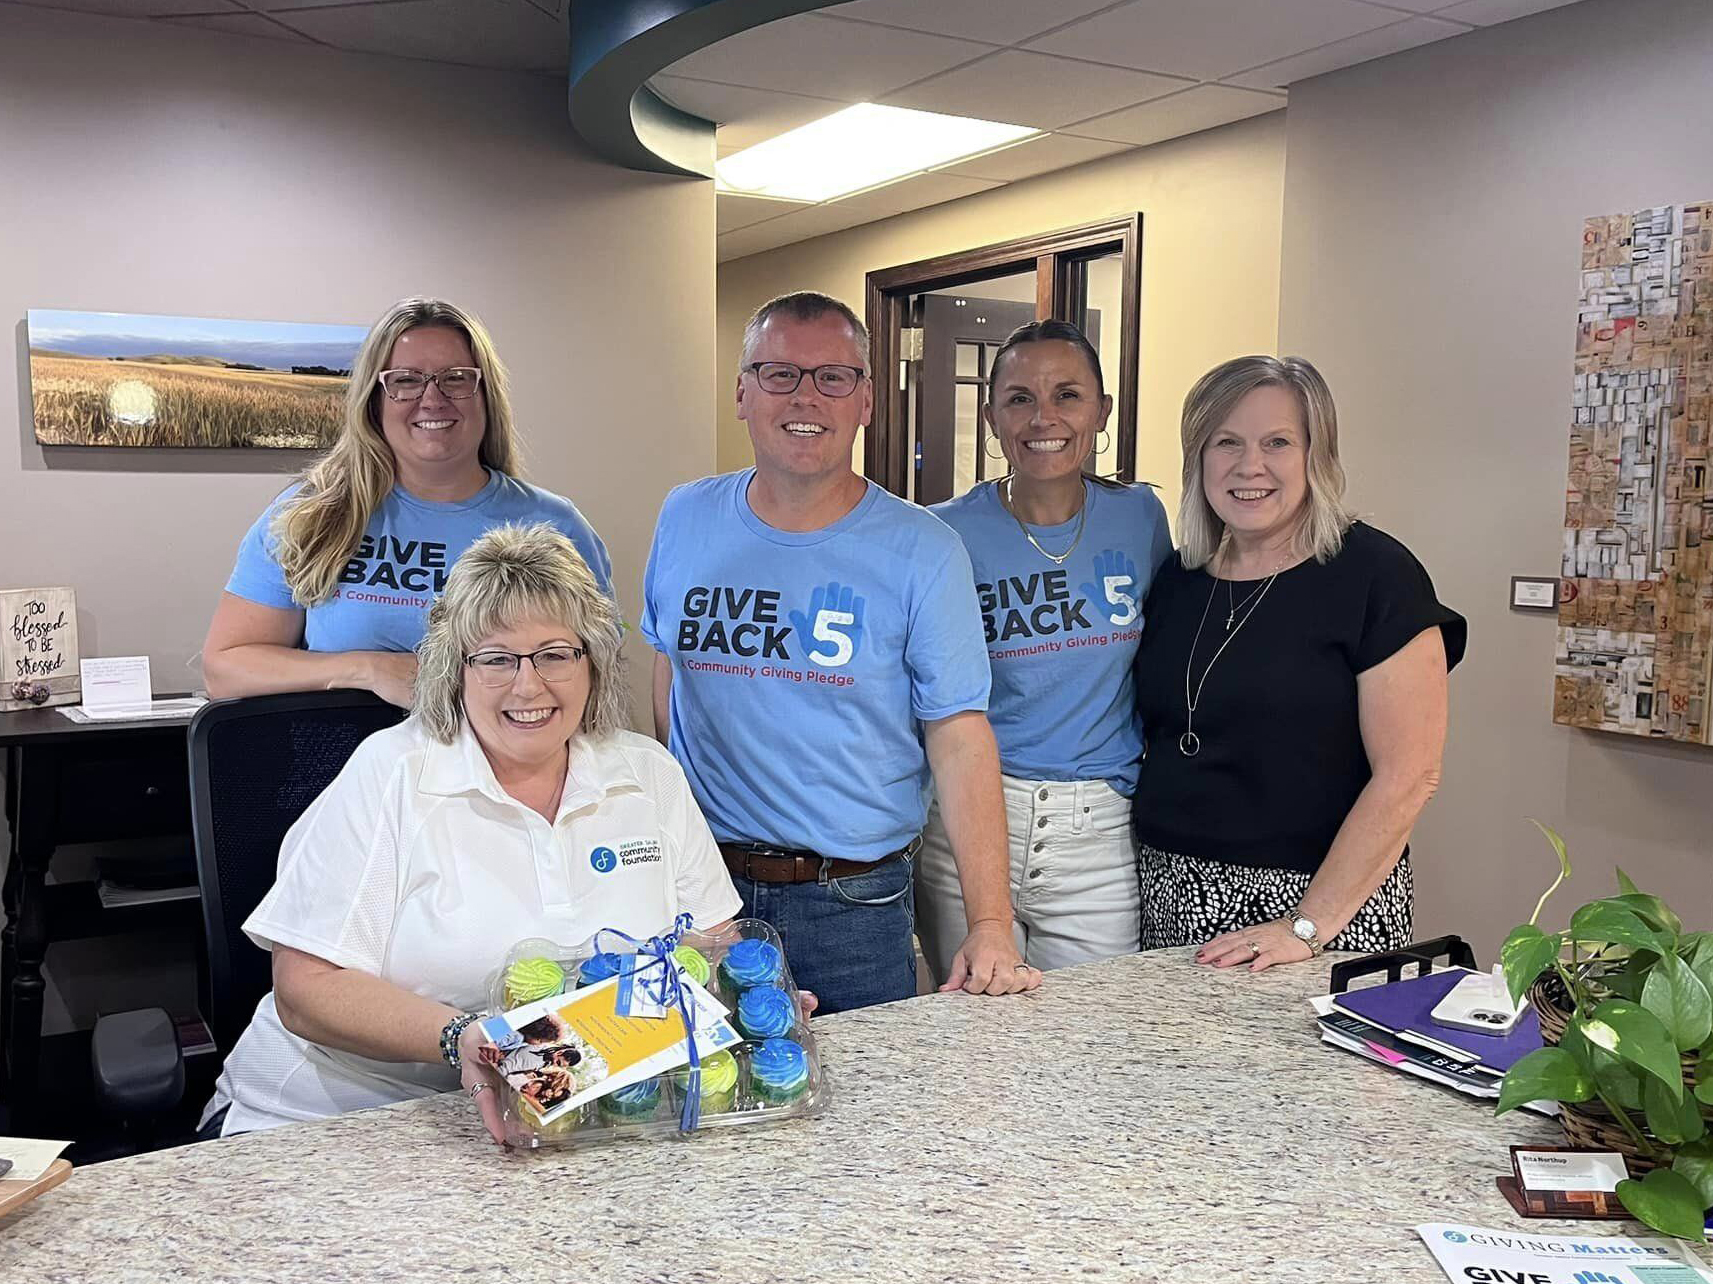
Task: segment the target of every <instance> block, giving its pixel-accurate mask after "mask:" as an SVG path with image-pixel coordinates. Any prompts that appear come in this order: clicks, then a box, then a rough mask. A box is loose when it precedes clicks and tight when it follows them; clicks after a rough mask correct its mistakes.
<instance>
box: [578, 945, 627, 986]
mask: <svg viewBox="0 0 1713 1284" xmlns="http://www.w3.org/2000/svg"><path fill="white" fill-rule="evenodd" d="M618 974H619V956H618V955H617V954H608V953H606V952H604V951H603V952H602V953H600V954H595V955H591V956H590V957H589V958H586V959H584V960H583V961H582V962H581V963H580V964H578V966H577V988H578V989H579V990H581V989H582V988H583V987H584V986H585V985H597V984H599V983H600V982H602V981H605V980H607V979H608V978H609V977H614V976H617V975H618Z"/></svg>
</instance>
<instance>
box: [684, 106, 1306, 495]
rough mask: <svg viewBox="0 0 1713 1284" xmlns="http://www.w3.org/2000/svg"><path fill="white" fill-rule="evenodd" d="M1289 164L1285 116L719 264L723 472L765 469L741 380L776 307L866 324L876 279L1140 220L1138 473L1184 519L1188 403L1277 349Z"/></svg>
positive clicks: (1113, 382)
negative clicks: (1226, 369)
mask: <svg viewBox="0 0 1713 1284" xmlns="http://www.w3.org/2000/svg"><path fill="white" fill-rule="evenodd" d="M1284 166H1285V126H1284V115H1283V114H1282V113H1274V114H1273V115H1271V116H1266V117H1262V118H1260V119H1256V120H1249V121H1243V122H1241V123H1239V124H1235V125H1228V126H1226V127H1224V128H1223V129H1216V130H1212V131H1209V132H1207V133H1204V134H1197V135H1195V136H1193V137H1190V138H1183V139H1178V140H1176V141H1174V142H1169V143H1161V144H1158V145H1156V146H1154V147H1148V148H1143V149H1141V150H1139V151H1134V152H1129V153H1126V154H1124V155H1120V156H1116V157H1111V158H1109V159H1106V160H1100V161H1095V162H1092V163H1090V164H1087V165H1080V166H1077V167H1075V168H1073V169H1066V170H1060V171H1058V172H1057V173H1054V174H1046V175H1043V176H1041V177H1040V178H1036V179H1030V180H1028V181H1026V182H1022V183H1014V184H1011V185H1010V186H1007V187H1002V188H998V189H996V190H994V191H992V192H984V193H982V194H981V195H979V196H967V197H965V198H963V199H962V200H957V201H951V202H948V203H947V204H944V205H936V206H933V207H931V208H929V209H925V210H917V211H915V212H913V213H909V214H901V215H898V216H897V217H895V218H889V219H886V220H884V221H882V222H879V223H870V224H866V225H864V226H862V227H856V228H852V229H850V230H849V231H845V232H839V233H836V234H835V235H832V236H823V237H817V238H816V239H814V240H811V241H804V242H800V243H798V244H796V245H788V246H784V247H782V248H780V249H777V250H770V251H767V252H766V253H762V254H755V255H751V256H749V257H748V258H742V259H734V260H732V261H731V262H727V263H722V264H720V267H719V357H718V371H717V375H716V386H717V388H718V390H719V391H718V399H719V400H718V406H719V414H720V419H719V466H720V468H721V469H722V470H725V469H732V468H741V467H744V466H746V465H748V464H749V463H750V462H751V458H752V457H751V453H750V445H749V437H748V435H747V433H746V432H745V431H744V425H743V423H742V422H741V421H740V420H739V419H738V418H737V416H736V414H735V413H734V411H733V407H732V394H733V382H734V378H735V372H736V370H737V364H738V349H739V345H740V341H741V339H742V335H743V323H744V319H745V318H746V317H747V316H748V315H749V313H750V312H751V311H753V310H754V308H755V307H756V306H757V305H758V304H760V303H762V302H764V301H766V300H767V299H768V298H770V297H771V296H773V295H775V294H780V293H783V292H784V291H786V290H795V289H818V290H825V291H827V292H829V293H831V294H835V295H838V296H839V297H841V298H843V299H845V300H847V301H848V302H850V303H851V304H852V305H853V306H854V307H856V308H857V310H858V311H859V312H860V311H861V310H862V306H863V295H864V288H865V287H864V277H865V275H866V274H867V273H868V272H870V271H872V270H874V269H876V268H885V267H892V266H895V265H897V264H900V263H908V262H911V261H913V260H916V259H923V258H929V257H931V256H933V255H937V254H947V253H951V252H952V251H955V250H967V249H973V248H975V247H977V246H980V245H988V244H992V243H993V242H996V241H1005V240H1010V239H1011V238H1013V237H1019V236H1026V235H1029V234H1032V233H1036V232H1045V231H1050V230H1052V229H1053V228H1059V227H1071V226H1075V225H1076V224H1079V223H1087V222H1090V221H1091V220H1094V219H1099V218H1104V217H1107V216H1110V215H1114V214H1124V213H1132V212H1134V211H1136V210H1141V211H1142V213H1143V223H1142V243H1143V248H1142V354H1141V367H1142V369H1141V396H1140V399H1139V406H1138V413H1137V465H1136V467H1137V476H1138V477H1141V478H1145V479H1147V480H1149V481H1154V482H1157V483H1159V484H1160V486H1161V489H1162V495H1161V497H1162V499H1164V500H1165V502H1166V507H1167V510H1168V511H1169V512H1172V513H1174V514H1175V513H1176V511H1177V495H1178V469H1179V452H1178V415H1179V410H1180V407H1181V406H1182V403H1183V399H1184V394H1185V393H1186V392H1188V391H1189V388H1190V385H1191V384H1192V383H1193V382H1194V381H1195V380H1196V378H1197V377H1198V376H1199V375H1201V374H1202V373H1203V372H1204V371H1206V370H1207V369H1208V368H1209V367H1210V366H1212V365H1215V364H1216V363H1218V362H1220V361H1222V360H1224V359H1225V358H1227V357H1233V356H1238V355H1241V354H1243V353H1246V352H1271V351H1272V350H1273V347H1274V343H1275V341H1276V337H1277V324H1278V305H1279V294H1278V282H1279V217H1280V208H1281V201H1282V191H1283V182H1284ZM1106 378H1107V382H1108V383H1109V384H1111V385H1116V384H1117V378H1116V375H1115V373H1114V372H1113V371H1110V370H1109V371H1107V372H1106Z"/></svg>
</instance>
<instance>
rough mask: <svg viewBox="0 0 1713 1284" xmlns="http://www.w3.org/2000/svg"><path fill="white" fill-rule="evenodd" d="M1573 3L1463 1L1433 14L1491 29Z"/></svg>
mask: <svg viewBox="0 0 1713 1284" xmlns="http://www.w3.org/2000/svg"><path fill="white" fill-rule="evenodd" d="M1575 3H1576V0H1464V3H1462V4H1453V5H1451V6H1450V7H1448V8H1444V9H1436V10H1435V11H1434V12H1435V13H1437V14H1439V16H1440V17H1442V18H1455V19H1457V21H1459V22H1473V23H1474V24H1475V25H1476V26H1478V27H1491V26H1494V25H1495V24H1497V23H1501V22H1509V21H1510V20H1511V19H1512V18H1526V17H1528V16H1529V15H1530V14H1531V13H1544V12H1546V11H1547V10H1548V9H1562V8H1563V7H1564V6H1565V5H1568V4H1575Z"/></svg>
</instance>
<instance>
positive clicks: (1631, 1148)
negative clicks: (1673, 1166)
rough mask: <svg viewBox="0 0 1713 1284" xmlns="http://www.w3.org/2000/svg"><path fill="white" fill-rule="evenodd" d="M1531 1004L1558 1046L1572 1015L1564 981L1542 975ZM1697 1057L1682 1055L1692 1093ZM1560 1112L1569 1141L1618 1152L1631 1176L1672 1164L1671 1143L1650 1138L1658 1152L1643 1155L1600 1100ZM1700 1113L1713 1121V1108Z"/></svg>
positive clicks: (1564, 1104) (1544, 1037)
mask: <svg viewBox="0 0 1713 1284" xmlns="http://www.w3.org/2000/svg"><path fill="white" fill-rule="evenodd" d="M1529 1003H1530V1004H1531V1005H1533V1007H1534V1009H1535V1011H1536V1013H1538V1014H1539V1016H1540V1023H1541V1041H1542V1042H1543V1043H1544V1044H1545V1045H1546V1046H1547V1047H1557V1046H1558V1041H1559V1040H1560V1039H1562V1038H1563V1037H1564V1030H1565V1026H1566V1025H1568V1024H1569V1022H1570V1016H1571V1012H1570V1008H1569V1006H1568V996H1567V995H1566V993H1565V989H1564V982H1563V981H1561V980H1560V979H1559V978H1558V977H1557V976H1554V975H1552V974H1551V973H1548V974H1546V975H1544V976H1542V977H1541V978H1540V979H1539V980H1537V981H1536V982H1535V983H1534V984H1533V985H1531V986H1530V987H1529ZM1696 1060H1697V1058H1696V1055H1695V1054H1694V1053H1689V1054H1687V1055H1685V1056H1684V1058H1683V1078H1684V1082H1685V1084H1686V1085H1687V1086H1688V1088H1689V1090H1690V1091H1691V1092H1693V1091H1694V1090H1695V1066H1696ZM1559 1111H1560V1113H1559V1123H1560V1125H1561V1126H1562V1127H1563V1129H1564V1139H1565V1141H1566V1142H1568V1143H1569V1144H1570V1145H1572V1146H1575V1147H1578V1148H1579V1149H1583V1150H1615V1151H1617V1152H1618V1153H1619V1154H1620V1155H1622V1156H1623V1157H1624V1162H1625V1164H1626V1165H1628V1167H1629V1169H1630V1174H1631V1175H1632V1176H1635V1177H1640V1176H1642V1175H1643V1174H1644V1173H1647V1172H1649V1171H1651V1170H1653V1169H1655V1168H1661V1167H1664V1166H1666V1165H1668V1164H1670V1163H1671V1160H1672V1154H1673V1152H1672V1148H1671V1147H1670V1146H1667V1145H1666V1144H1665V1143H1664V1142H1661V1141H1656V1140H1654V1139H1653V1138H1652V1137H1649V1138H1648V1140H1649V1141H1650V1142H1652V1144H1653V1146H1654V1150H1655V1153H1654V1154H1651V1155H1644V1154H1643V1153H1642V1152H1641V1150H1640V1149H1639V1148H1638V1147H1637V1146H1636V1142H1635V1139H1634V1138H1633V1137H1631V1136H1630V1134H1629V1133H1628V1132H1627V1131H1626V1130H1625V1128H1624V1125H1623V1124H1621V1123H1619V1122H1618V1119H1617V1117H1616V1116H1615V1115H1613V1114H1612V1112H1611V1111H1610V1110H1608V1109H1606V1107H1605V1106H1604V1105H1602V1104H1601V1103H1600V1102H1599V1101H1582V1102H1568V1101H1561V1102H1560V1103H1559ZM1701 1113H1702V1115H1703V1116H1705V1117H1706V1118H1707V1119H1708V1120H1709V1122H1710V1123H1713V1111H1709V1110H1708V1109H1706V1108H1703V1110H1702V1112H1701ZM1637 1123H1638V1125H1639V1126H1642V1127H1643V1129H1644V1132H1645V1125H1642V1124H1641V1121H1640V1120H1639V1119H1638V1120H1637Z"/></svg>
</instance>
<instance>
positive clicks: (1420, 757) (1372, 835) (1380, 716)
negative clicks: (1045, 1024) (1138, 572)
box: [1132, 356, 1467, 971]
mask: <svg viewBox="0 0 1713 1284" xmlns="http://www.w3.org/2000/svg"><path fill="white" fill-rule="evenodd" d="M1183 452H1184V487H1183V499H1182V504H1181V507H1180V509H1179V514H1178V556H1177V557H1176V558H1174V559H1172V560H1171V561H1169V562H1168V563H1167V564H1166V565H1165V566H1164V567H1162V568H1161V571H1160V574H1159V576H1158V577H1157V578H1156V580H1155V582H1154V588H1153V590H1152V592H1151V593H1150V595H1149V598H1148V605H1147V613H1146V619H1147V623H1146V626H1145V627H1144V630H1143V637H1142V645H1141V649H1140V651H1139V652H1138V655H1137V662H1136V689H1137V703H1138V707H1139V711H1140V713H1141V718H1142V723H1143V726H1144V727H1145V728H1146V729H1147V742H1148V743H1147V751H1146V755H1145V757H1144V758H1143V762H1142V769H1141V774H1140V778H1139V779H1138V782H1137V789H1136V795H1135V800H1134V810H1133V814H1132V824H1133V828H1134V831H1135V836H1136V843H1137V859H1138V862H1139V869H1140V881H1141V893H1142V946H1143V948H1144V949H1157V948H1160V947H1162V946H1169V945H1192V944H1193V945H1197V946H1199V947H1200V949H1199V952H1198V954H1197V960H1198V961H1199V962H1202V963H1209V964H1212V965H1213V966H1215V967H1233V966H1247V967H1248V968H1249V969H1250V970H1251V971H1261V970H1263V969H1265V968H1268V967H1271V966H1273V965H1274V964H1279V963H1293V962H1298V961H1301V960H1303V959H1308V958H1312V957H1314V956H1315V955H1317V954H1319V953H1320V952H1321V950H1322V948H1331V949H1350V950H1387V949H1395V948H1397V947H1398V946H1400V945H1403V944H1405V943H1407V942H1408V941H1409V939H1410V934H1411V918H1412V899H1413V897H1412V881H1411V879H1412V874H1411V868H1410V860H1409V846H1408V842H1409V836H1410V831H1411V829H1412V828H1414V826H1415V823H1416V819H1417V817H1418V816H1420V815H1421V811H1422V808H1423V807H1424V806H1426V805H1427V802H1428V799H1429V798H1431V797H1432V796H1433V793H1434V790H1435V788H1436V787H1437V785H1438V782H1439V770H1440V755H1441V752H1442V750H1443V748H1444V744H1445V728H1446V705H1447V674H1448V673H1449V671H1450V669H1451V668H1452V667H1453V666H1455V665H1456V664H1457V662H1458V661H1459V660H1460V659H1461V658H1462V657H1463V649H1464V642H1465V638H1466V631H1467V629H1466V625H1465V623H1464V620H1463V617H1462V616H1460V615H1458V614H1457V613H1456V612H1455V611H1452V610H1449V609H1448V608H1446V607H1445V606H1443V605H1441V604H1440V602H1439V600H1438V598H1437V597H1436V596H1435V595H1434V588H1433V582H1432V580H1430V579H1429V578H1428V573H1427V571H1426V570H1424V569H1423V567H1422V565H1421V563H1420V562H1418V561H1417V560H1416V559H1415V557H1414V556H1412V555H1411V553H1410V551H1409V550H1408V549H1407V548H1405V547H1404V546H1403V545H1402V544H1400V543H1399V542H1398V541H1397V540H1395V539H1393V538H1392V537H1391V536H1389V535H1386V534H1383V533H1382V532H1381V531H1379V530H1376V529H1375V528H1374V527H1372V526H1369V525H1368V524H1366V523H1365V522H1361V521H1357V520H1356V519H1355V518H1354V517H1353V515H1352V514H1351V513H1350V511H1349V510H1348V509H1347V508H1346V507H1345V506H1344V500H1343V497H1344V469H1343V467H1342V465H1340V463H1339V462H1338V421H1337V416H1336V413H1335V411H1334V409H1333V403H1332V394H1331V392H1330V391H1329V390H1328V389H1327V386H1326V383H1325V381H1324V380H1323V379H1322V378H1321V376H1320V374H1319V373H1318V372H1317V371H1316V370H1315V368H1314V367H1313V366H1311V365H1310V364H1309V363H1308V362H1306V361H1304V360H1302V359H1301V358H1298V357H1287V358H1285V359H1283V360H1280V359H1278V358H1274V357H1261V356H1257V357H1242V358H1239V359H1237V360H1235V361H1228V362H1226V363H1225V364H1224V365H1221V366H1219V367H1217V368H1216V369H1214V370H1212V371H1210V372H1209V373H1208V374H1206V375H1204V376H1203V377H1202V379H1201V380H1200V382H1198V383H1197V384H1196V386H1195V387H1194V388H1193V389H1191V391H1190V394H1189V396H1188V397H1187V398H1186V399H1185V401H1184V416H1183Z"/></svg>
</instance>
